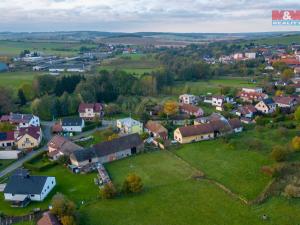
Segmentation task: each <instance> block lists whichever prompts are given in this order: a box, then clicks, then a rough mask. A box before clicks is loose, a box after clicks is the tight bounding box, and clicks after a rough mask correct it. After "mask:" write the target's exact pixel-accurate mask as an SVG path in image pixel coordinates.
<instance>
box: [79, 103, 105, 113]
mask: <svg viewBox="0 0 300 225" xmlns="http://www.w3.org/2000/svg"><path fill="white" fill-rule="evenodd" d="M86 109H93V110H94V112H97V113H100V112H101V111H102V110H103V106H102V104H100V103H80V105H79V109H78V112H82V113H83V112H85V110H86Z"/></svg>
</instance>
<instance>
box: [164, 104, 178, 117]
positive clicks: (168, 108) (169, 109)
mask: <svg viewBox="0 0 300 225" xmlns="http://www.w3.org/2000/svg"><path fill="white" fill-rule="evenodd" d="M177 112H178V104H177V102H174V101H166V102H165V104H164V113H165V114H167V115H168V116H170V115H174V114H176V113H177Z"/></svg>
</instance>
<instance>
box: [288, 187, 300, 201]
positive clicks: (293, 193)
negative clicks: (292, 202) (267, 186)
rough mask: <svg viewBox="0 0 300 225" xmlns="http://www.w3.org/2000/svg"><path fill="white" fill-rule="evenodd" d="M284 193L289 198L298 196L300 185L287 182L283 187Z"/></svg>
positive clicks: (299, 195) (299, 194)
mask: <svg viewBox="0 0 300 225" xmlns="http://www.w3.org/2000/svg"><path fill="white" fill-rule="evenodd" d="M284 195H285V196H287V197H289V198H299V197H300V187H297V186H294V185H292V184H288V185H287V186H286V187H285V189H284Z"/></svg>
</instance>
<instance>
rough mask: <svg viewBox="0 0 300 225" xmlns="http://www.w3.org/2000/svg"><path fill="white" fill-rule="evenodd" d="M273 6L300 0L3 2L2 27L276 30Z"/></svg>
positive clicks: (298, 6)
mask: <svg viewBox="0 0 300 225" xmlns="http://www.w3.org/2000/svg"><path fill="white" fill-rule="evenodd" d="M272 9H300V3H299V0H285V1H282V0H281V1H279V0H273V1H272V4H270V1H264V0H181V1H178V0H168V1H166V0H165V1H163V0H127V1H124V0H1V1H0V12H2V13H1V14H2V16H1V20H0V30H2V31H4V30H10V31H54V30H74V29H76V30H106V31H174V32H206V31H209V32H212V31H214V32H218V31H219V30H222V32H224V31H223V30H224V29H226V28H227V29H228V32H238V31H241V32H242V31H266V30H265V29H267V30H272V29H274V28H272V26H271V10H272ZM3 12H5V13H3ZM253 22H256V23H257V24H256V26H253V25H252V23H253ZM207 24H209V25H210V26H212V27H208V26H207ZM224 26H225V27H224ZM250 28H251V29H253V30H249V29H250ZM276 29H277V28H276Z"/></svg>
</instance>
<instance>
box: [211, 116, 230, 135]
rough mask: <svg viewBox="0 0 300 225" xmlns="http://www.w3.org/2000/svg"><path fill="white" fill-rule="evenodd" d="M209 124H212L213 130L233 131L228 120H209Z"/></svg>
mask: <svg viewBox="0 0 300 225" xmlns="http://www.w3.org/2000/svg"><path fill="white" fill-rule="evenodd" d="M209 124H210V125H211V126H212V128H213V130H214V131H216V132H221V133H226V132H229V131H231V127H230V125H229V123H228V121H227V120H222V119H220V120H214V121H211V122H209Z"/></svg>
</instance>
